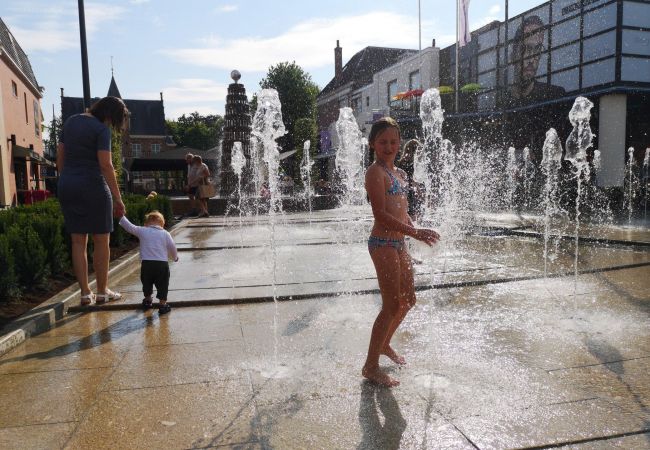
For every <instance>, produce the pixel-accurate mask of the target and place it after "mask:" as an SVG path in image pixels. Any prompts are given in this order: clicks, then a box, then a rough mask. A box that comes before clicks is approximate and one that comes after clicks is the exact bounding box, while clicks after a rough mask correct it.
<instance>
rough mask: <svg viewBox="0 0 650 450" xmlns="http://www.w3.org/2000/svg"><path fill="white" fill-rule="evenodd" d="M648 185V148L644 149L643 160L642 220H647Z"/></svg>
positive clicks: (649, 181) (649, 173) (649, 182)
mask: <svg viewBox="0 0 650 450" xmlns="http://www.w3.org/2000/svg"><path fill="white" fill-rule="evenodd" d="M648 184H650V148H646V149H645V158H643V192H644V201H643V220H644V221H647V220H648Z"/></svg>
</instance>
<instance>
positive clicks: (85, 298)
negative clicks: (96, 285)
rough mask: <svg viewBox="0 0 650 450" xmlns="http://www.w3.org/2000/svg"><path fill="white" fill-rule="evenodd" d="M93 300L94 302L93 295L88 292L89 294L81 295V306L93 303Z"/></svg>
mask: <svg viewBox="0 0 650 450" xmlns="http://www.w3.org/2000/svg"><path fill="white" fill-rule="evenodd" d="M93 300H95V294H93V293H92V292H90V293H88V294H86V295H82V296H81V306H88V305H90V304H91V303H92V302H93Z"/></svg>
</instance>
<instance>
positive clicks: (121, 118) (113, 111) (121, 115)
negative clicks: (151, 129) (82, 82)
mask: <svg viewBox="0 0 650 450" xmlns="http://www.w3.org/2000/svg"><path fill="white" fill-rule="evenodd" d="M88 112H89V113H90V114H92V115H93V116H95V117H97V119H99V121H100V122H106V121H107V120H108V121H109V122H110V123H111V126H113V127H114V128H118V129H123V128H125V125H126V118H127V117H128V115H129V110H128V109H127V107H126V105H125V104H124V102H123V101H122V99H119V98H117V97H104V98H102V99H101V100H99V101H97V102H96V103H94V104H93V106H91V107H90V110H89V111H88Z"/></svg>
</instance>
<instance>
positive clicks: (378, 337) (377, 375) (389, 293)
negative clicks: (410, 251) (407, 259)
mask: <svg viewBox="0 0 650 450" xmlns="http://www.w3.org/2000/svg"><path fill="white" fill-rule="evenodd" d="M370 257H371V258H372V262H373V264H374V265H375V270H376V271H377V281H379V289H380V291H381V302H382V305H381V311H379V314H378V315H377V318H376V319H375V323H374V325H373V326H372V333H371V334H370V345H369V346H368V356H367V357H366V362H365V364H364V365H363V369H362V371H361V373H362V375H363V376H364V377H366V378H368V379H369V380H370V381H373V382H375V383H377V384H381V385H383V386H388V387H392V386H397V385H398V384H399V381H397V380H395V379H393V378H391V377H389V376H388V375H387V374H386V373H384V372H383V371H382V370H381V369H380V368H379V355H381V353H382V352H383V350H384V348H385V346H386V342H387V337H388V333H389V332H390V330H391V329H392V325H393V322H394V321H395V320H396V319H397V317H398V314H399V297H400V278H401V276H400V273H401V270H400V257H399V253H398V252H397V250H396V249H395V248H393V247H379V248H376V249H374V250H373V251H372V253H371V254H370Z"/></svg>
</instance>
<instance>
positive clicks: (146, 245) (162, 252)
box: [120, 211, 178, 315]
mask: <svg viewBox="0 0 650 450" xmlns="http://www.w3.org/2000/svg"><path fill="white" fill-rule="evenodd" d="M120 226H121V227H122V228H124V229H125V230H126V231H127V232H128V233H130V234H132V235H134V236H137V237H138V239H139V240H140V259H141V260H142V265H141V267H140V280H141V281H142V292H143V293H144V298H143V299H142V308H143V309H144V310H145V311H146V310H148V309H151V308H153V300H152V298H151V296H152V294H153V287H154V285H155V286H156V298H158V300H159V306H158V314H161V315H162V314H167V313H168V312H170V311H171V310H172V309H171V307H170V306H169V305H168V304H167V291H168V289H169V262H168V261H169V258H171V259H173V260H174V261H178V252H177V251H176V244H174V239H173V238H172V235H171V234H169V232H168V231H167V230H165V228H164V227H165V218H164V217H163V215H162V214H161V213H160V212H158V211H152V212H150V213H148V214H147V215H146V216H145V219H144V226H143V227H139V226H137V225H133V224H132V223H131V222H129V219H127V218H126V216H122V217H121V218H120Z"/></svg>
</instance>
